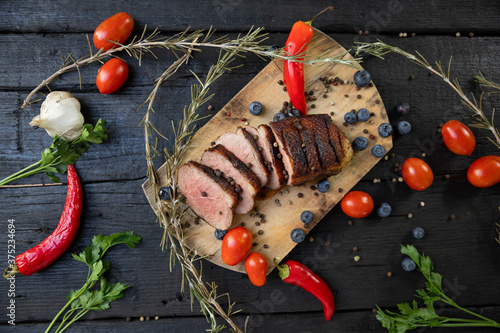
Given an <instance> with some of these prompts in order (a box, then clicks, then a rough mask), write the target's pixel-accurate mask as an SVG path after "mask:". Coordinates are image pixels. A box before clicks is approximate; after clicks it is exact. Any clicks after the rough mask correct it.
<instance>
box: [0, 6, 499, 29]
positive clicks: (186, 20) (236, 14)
mask: <svg viewBox="0 0 500 333" xmlns="http://www.w3.org/2000/svg"><path fill="white" fill-rule="evenodd" d="M2 5H3V6H2V10H3V12H4V13H8V15H2V16H1V17H0V31H1V32H16V33H32V32H35V33H50V32H57V33H68V32H86V33H92V32H93V30H94V29H95V27H96V26H97V25H98V24H99V23H100V22H101V21H102V20H104V19H105V18H107V17H109V16H111V15H113V14H115V13H116V12H118V11H125V12H127V13H129V14H130V15H132V17H133V18H134V20H135V23H136V28H135V30H136V31H137V32H140V31H141V30H142V29H141V28H138V27H142V26H144V24H147V25H148V26H149V27H158V28H159V29H160V30H162V31H165V32H178V31H179V30H183V29H184V28H185V27H188V26H191V27H193V28H195V29H207V28H208V27H210V26H213V27H215V28H217V29H219V30H221V31H230V32H234V31H238V32H241V31H245V30H247V29H248V28H249V27H250V26H265V27H266V28H267V29H269V30H270V31H271V32H288V31H289V29H290V28H291V26H292V24H293V22H294V21H295V20H298V19H301V20H304V21H307V20H309V19H311V18H312V17H313V16H314V15H315V14H316V13H318V12H320V11H321V10H322V9H323V8H326V7H328V6H331V5H333V6H334V7H335V11H334V12H332V13H329V14H326V15H323V16H322V17H320V18H318V19H317V20H316V21H315V26H316V27H318V28H320V29H321V30H322V31H326V32H337V33H338V32H347V33H357V32H358V30H359V29H362V30H369V31H370V32H371V33H374V32H375V33H379V32H381V33H389V34H394V33H396V34H397V33H399V32H401V31H407V32H408V33H411V32H413V31H415V32H417V33H432V34H439V33H447V34H455V33H456V32H457V31H461V32H463V34H467V33H469V32H470V31H474V32H476V33H485V34H486V33H487V34H491V33H494V32H498V24H497V22H498V12H499V9H500V8H499V6H500V5H499V3H498V1H495V0H484V1H467V0H454V1H430V0H426V1H418V2H412V1H398V0H386V1H376V2H373V1H369V0H360V1H356V2H349V1H346V0H341V1H338V2H333V3H332V1H327V0H318V1H315V2H314V3H304V2H303V1H300V0H288V1H285V0H279V1H273V2H266V1H243V0H232V1H231V0H209V1H196V0H186V1H162V0H148V1H147V2H144V3H141V5H138V4H137V3H136V2H135V1H130V0H128V1H116V0H111V1H107V2H106V5H102V4H99V3H95V2H93V1H82V2H78V3H74V2H73V1H71V0H60V1H57V2H54V1H45V2H44V3H43V7H44V8H43V10H34V9H33V7H32V5H31V3H30V2H24V3H17V2H14V1H5V2H4V3H2ZM479 18H480V19H479Z"/></svg>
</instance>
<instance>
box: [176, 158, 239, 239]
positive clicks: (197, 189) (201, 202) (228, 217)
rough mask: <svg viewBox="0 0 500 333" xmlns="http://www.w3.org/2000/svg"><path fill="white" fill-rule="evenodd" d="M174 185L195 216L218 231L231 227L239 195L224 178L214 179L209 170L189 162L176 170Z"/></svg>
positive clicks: (214, 175)
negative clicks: (177, 186)
mask: <svg viewBox="0 0 500 333" xmlns="http://www.w3.org/2000/svg"><path fill="white" fill-rule="evenodd" d="M177 183H178V184H179V191H180V192H181V193H182V194H183V195H184V196H185V197H186V199H187V205H188V206H189V207H190V208H191V209H192V210H193V212H194V213H195V214H196V215H198V216H199V217H201V218H202V219H204V220H205V221H206V222H207V223H208V224H210V225H211V226H213V227H215V228H217V229H221V230H226V229H228V228H229V227H230V226H231V223H232V221H233V208H234V207H235V206H236V204H237V203H238V194H237V193H236V191H235V190H234V187H232V186H231V184H229V182H228V181H227V180H226V179H225V178H224V177H217V176H216V174H215V172H214V170H212V168H210V167H208V166H205V165H202V164H200V163H197V162H194V161H190V162H188V163H186V164H184V165H183V166H181V167H180V168H179V171H178V172H177Z"/></svg>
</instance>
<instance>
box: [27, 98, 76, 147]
mask: <svg viewBox="0 0 500 333" xmlns="http://www.w3.org/2000/svg"><path fill="white" fill-rule="evenodd" d="M83 122H84V119H83V115H82V113H81V112H80V102H78V100H77V99H76V98H75V97H74V96H73V95H71V94H70V93H69V92H66V91H53V92H51V93H50V94H48V95H47V98H46V99H45V101H44V102H43V103H42V106H41V107H40V115H38V116H36V117H35V118H33V120H32V121H31V122H30V125H31V126H38V127H41V128H44V129H45V130H46V131H47V133H48V134H49V135H50V136H51V137H55V136H56V135H58V136H59V137H60V138H61V139H63V140H66V141H73V140H75V139H78V138H79V137H80V135H81V134H82V130H83Z"/></svg>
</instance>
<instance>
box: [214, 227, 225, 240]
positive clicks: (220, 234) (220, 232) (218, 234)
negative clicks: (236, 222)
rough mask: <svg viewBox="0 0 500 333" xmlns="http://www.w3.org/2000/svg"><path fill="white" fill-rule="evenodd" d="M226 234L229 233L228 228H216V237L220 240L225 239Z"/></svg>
mask: <svg viewBox="0 0 500 333" xmlns="http://www.w3.org/2000/svg"><path fill="white" fill-rule="evenodd" d="M226 234H227V230H220V229H215V232H214V235H215V238H217V239H218V240H222V239H224V236H226Z"/></svg>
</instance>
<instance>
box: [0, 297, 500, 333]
mask: <svg viewBox="0 0 500 333" xmlns="http://www.w3.org/2000/svg"><path fill="white" fill-rule="evenodd" d="M282 301H284V299H283V298H280V297H279V295H275V298H274V299H273V302H271V301H269V302H267V303H262V307H261V309H262V311H263V312H261V313H258V314H256V315H253V316H251V317H250V318H249V321H248V330H247V332H248V333H256V332H275V331H277V330H280V329H283V326H284V325H292V323H293V329H294V332H297V333H312V332H329V331H342V332H346V331H347V332H349V333H357V332H359V333H365V332H375V333H377V332H380V333H381V332H387V329H385V328H383V327H382V325H381V324H380V322H378V321H377V319H376V318H375V314H374V313H373V312H372V311H371V310H369V309H367V310H358V311H349V312H342V311H337V312H336V313H335V314H334V317H333V319H332V320H331V321H326V320H325V318H324V316H323V313H322V312H321V311H316V312H305V313H301V314H300V315H297V314H281V313H275V312H274V310H275V309H276V308H277V307H278V306H279V305H281V304H282V303H281V302H282ZM440 310H444V312H443V314H444V315H446V316H449V317H452V316H455V317H458V316H461V315H462V313H459V311H457V310H453V309H448V308H446V309H440ZM471 310H473V311H476V312H478V313H481V314H482V315H483V316H486V317H489V318H495V317H496V316H497V314H498V311H499V310H500V307H498V306H488V307H480V308H472V309H471ZM143 315H144V318H146V317H147V316H148V315H149V316H150V320H149V321H148V320H144V321H140V319H139V318H138V317H132V318H131V321H130V322H126V321H125V319H124V318H123V316H121V317H120V319H116V318H113V319H107V320H91V319H90V318H86V317H84V319H82V320H80V321H78V322H76V323H75V324H73V325H72V326H71V327H70V331H71V332H73V333H80V332H81V333H86V332H88V331H89V327H92V332H96V333H101V332H106V333H110V332H113V333H114V332H120V333H122V332H124V333H126V332H132V333H135V332H140V331H141V332H142V331H148V332H160V331H162V332H163V331H168V332H174V333H177V332H178V333H182V332H186V331H188V332H202V331H204V330H206V329H208V328H209V325H208V324H207V321H206V319H205V317H201V316H198V317H168V318H165V317H160V318H159V319H158V320H155V319H154V315H151V314H148V313H143ZM85 318H86V319H85ZM232 318H233V320H235V322H236V323H237V324H238V325H239V326H240V327H244V324H245V320H246V316H244V315H234V316H233V317H232ZM220 324H222V322H220ZM47 326H48V323H32V324H29V323H28V324H16V326H7V325H5V324H4V325H0V328H1V329H2V332H5V333H10V332H18V331H19V330H20V329H22V331H23V332H25V333H32V332H43V331H44V330H45V329H46V328H47ZM472 330H475V331H471V328H454V329H453V332H458V333H470V332H476V331H477V330H478V329H472ZM449 331H450V328H438V327H434V328H432V332H433V333H447V332H449ZM480 331H481V332H496V331H497V330H496V329H494V328H481V329H480Z"/></svg>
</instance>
